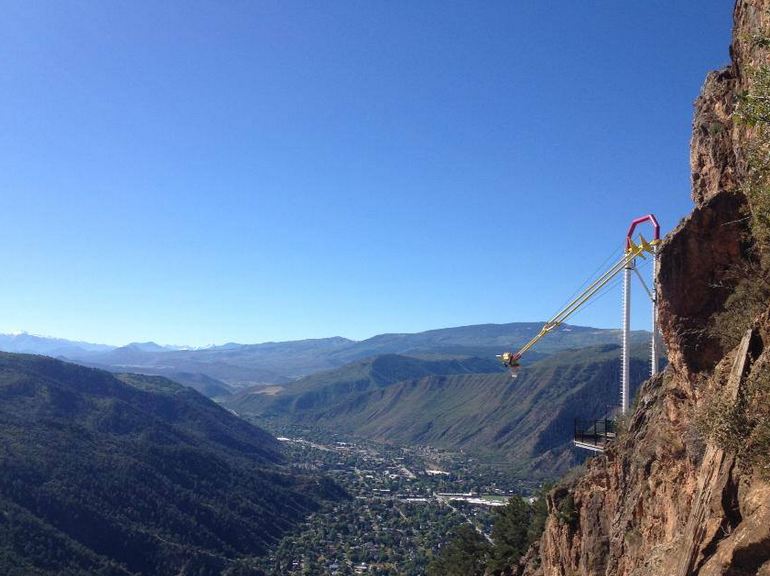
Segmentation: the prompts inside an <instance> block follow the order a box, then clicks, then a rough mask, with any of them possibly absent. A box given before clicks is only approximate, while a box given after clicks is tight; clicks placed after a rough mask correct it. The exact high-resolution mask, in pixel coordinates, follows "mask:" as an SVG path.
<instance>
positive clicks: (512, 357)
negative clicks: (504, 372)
mask: <svg viewBox="0 0 770 576" xmlns="http://www.w3.org/2000/svg"><path fill="white" fill-rule="evenodd" d="M639 238H640V242H639V244H638V245H637V244H634V243H633V242H632V241H629V246H628V248H627V249H626V252H625V254H624V255H623V257H622V258H621V259H620V261H618V262H617V263H616V264H614V265H613V266H612V267H611V268H610V269H609V270H607V271H606V272H605V273H604V274H602V275H601V276H600V277H599V279H598V280H596V281H595V282H594V283H593V284H591V285H590V286H589V287H588V288H586V289H585V290H584V291H583V292H582V293H581V294H580V295H579V296H577V297H576V298H575V299H573V300H572V301H571V302H570V303H569V304H567V305H566V306H565V307H564V308H562V309H561V310H559V312H558V313H557V314H556V315H555V316H554V317H553V318H551V319H550V320H549V321H548V322H546V323H545V324H544V325H543V327H542V328H541V329H540V332H538V334H537V335H536V336H535V337H534V338H532V339H531V340H530V341H529V342H527V343H526V344H524V346H522V347H521V348H520V349H519V351H518V352H504V353H503V354H498V356H497V357H498V358H499V359H500V361H501V362H502V363H503V364H504V365H505V366H507V367H508V368H517V367H518V366H519V360H520V359H521V357H522V356H523V355H524V353H525V352H527V351H528V350H529V349H530V348H532V347H533V346H534V345H535V344H537V343H538V342H539V341H540V340H541V339H542V338H543V337H544V336H545V335H546V334H548V333H549V332H550V331H551V330H553V329H554V328H558V327H559V326H561V324H563V323H564V322H565V321H566V320H567V318H569V317H570V316H572V315H573V314H574V313H575V312H577V311H578V310H579V309H580V308H581V307H582V306H583V305H584V304H585V303H586V302H588V301H589V300H590V299H591V298H592V297H593V296H595V295H596V293H597V292H598V291H599V290H601V289H602V288H604V287H605V286H606V285H607V284H608V283H609V282H610V280H612V279H613V278H614V277H615V276H616V275H617V274H618V273H620V271H621V270H623V269H624V268H625V267H626V266H628V265H629V264H630V263H631V262H633V260H634V259H635V258H636V257H637V256H641V257H642V258H644V252H649V253H652V251H653V246H654V245H655V244H657V243H659V242H660V241H659V240H653V241H652V242H651V243H650V242H647V240H645V239H644V237H643V236H641V235H640V236H639Z"/></svg>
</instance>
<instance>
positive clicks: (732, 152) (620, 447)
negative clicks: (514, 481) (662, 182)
mask: <svg viewBox="0 0 770 576" xmlns="http://www.w3.org/2000/svg"><path fill="white" fill-rule="evenodd" d="M734 25H735V27H734V35H733V43H732V46H731V50H730V52H731V57H732V63H731V64H730V66H728V67H727V68H725V69H724V70H721V71H719V72H713V73H711V74H710V75H709V76H708V77H707V79H706V82H705V84H704V87H703V90H702V93H701V95H700V97H699V98H698V99H697V101H696V110H695V118H694V121H693V137H692V143H691V167H692V197H693V200H694V202H695V208H694V210H693V212H692V214H690V216H689V217H688V218H686V219H685V220H684V221H683V222H682V223H681V224H680V225H679V226H678V227H677V228H676V229H675V230H674V231H673V232H672V233H671V234H669V236H668V237H667V238H666V239H665V241H664V243H663V245H662V247H661V258H660V272H659V276H658V288H659V295H660V299H661V300H660V317H659V320H660V325H661V331H662V334H663V338H664V340H665V343H666V346H667V348H668V357H669V361H670V365H669V367H668V368H667V370H666V371H665V372H664V373H663V374H660V375H658V376H657V377H655V378H654V379H652V380H650V381H649V382H647V383H646V384H645V385H644V387H643V388H642V391H641V394H640V398H639V402H638V406H637V409H636V410H635V412H634V413H633V415H631V416H630V418H629V420H628V422H627V423H626V431H625V432H624V433H622V434H621V435H620V437H619V439H618V441H617V442H616V443H615V444H614V445H612V446H610V447H609V448H608V449H607V451H606V452H605V453H604V454H603V455H601V456H600V457H597V458H595V459H593V460H591V461H590V462H589V463H588V465H587V467H586V471H585V473H584V474H583V475H582V477H580V478H579V479H578V480H576V481H574V482H572V483H571V484H570V485H567V486H561V487H559V488H557V489H555V490H554V491H552V492H551V494H550V495H549V510H550V515H549V519H548V521H547V524H546V530H545V533H544V535H543V537H542V539H541V541H540V542H539V543H538V544H537V546H536V547H535V548H533V550H531V551H530V553H529V555H528V556H527V557H526V559H525V561H523V562H522V564H521V565H520V566H519V567H518V569H517V570H516V571H515V573H518V574H520V575H521V574H524V575H527V576H535V575H539V576H577V575H586V576H588V575H590V576H593V575H596V576H599V575H601V576H610V575H612V576H654V575H659V576H688V575H698V576H717V575H725V576H726V575H730V576H741V575H749V574H752V575H753V574H760V575H765V576H770V483H769V482H768V477H770V470H761V469H760V470H757V469H756V468H753V467H751V466H746V465H744V464H743V463H742V462H741V461H740V460H739V458H737V457H736V455H735V454H734V453H732V452H731V451H730V450H726V449H724V448H723V447H720V445H718V444H717V443H716V441H714V440H713V439H710V437H709V436H707V435H705V434H704V433H703V432H702V427H700V426H698V425H697V424H696V420H697V418H698V415H699V414H700V413H701V412H702V410H703V408H704V405H706V404H707V403H709V402H711V401H713V399H714V398H715V397H717V396H718V397H720V398H727V399H728V400H732V401H736V399H738V398H742V397H744V396H745V389H746V386H747V385H748V384H747V383H748V382H753V381H756V380H757V379H758V378H760V377H762V375H763V374H764V373H765V372H767V371H768V370H770V347H767V346H766V344H767V343H768V342H770V315H769V314H768V312H767V311H765V313H764V314H758V315H756V317H754V318H751V319H750V320H749V321H747V324H748V325H747V326H745V327H743V328H741V330H742V332H739V333H738V335H737V338H736V339H735V340H734V341H730V340H729V339H725V338H723V337H720V335H719V334H717V333H715V331H714V330H713V326H714V319H715V318H716V317H717V316H718V315H720V314H724V312H725V309H726V307H727V306H728V304H729V302H730V300H731V298H733V297H734V294H735V292H736V290H737V289H738V286H739V284H740V283H741V282H744V283H745V282H746V281H747V279H746V278H745V276H744V277H743V278H741V277H740V275H736V273H735V270H736V269H739V270H744V271H745V270H752V269H753V267H755V266H756V265H757V263H756V262H754V259H755V258H756V256H754V254H755V252H754V251H752V250H750V247H751V246H753V245H754V244H755V240H756V239H755V238H753V237H752V226H751V219H750V217H749V215H748V214H749V201H748V198H747V197H746V195H745V194H744V187H743V183H744V182H745V180H746V178H747V172H748V170H749V169H750V168H749V166H748V164H747V159H746V158H747V154H746V142H747V141H748V140H750V139H751V137H752V130H754V128H752V127H751V126H747V125H746V124H741V123H739V122H736V121H734V110H735V106H736V102H737V100H738V98H739V97H740V95H741V94H742V93H743V92H744V91H746V90H748V89H749V88H750V83H751V75H750V72H749V71H750V70H751V69H752V67H755V66H757V65H759V64H762V63H767V62H768V47H767V43H764V44H763V43H762V42H757V41H756V39H757V37H758V36H759V35H761V34H764V35H767V34H768V33H769V31H770V0H739V1H738V2H737V4H736V7H735V11H734ZM750 281H751V279H750V278H749V279H748V282H749V283H750ZM768 304H770V303H768ZM741 333H742V334H743V337H742V338H741ZM737 340H739V341H740V343H739V344H737V345H735V341H737Z"/></svg>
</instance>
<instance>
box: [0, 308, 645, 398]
mask: <svg viewBox="0 0 770 576" xmlns="http://www.w3.org/2000/svg"><path fill="white" fill-rule="evenodd" d="M541 327H542V323H540V322H519V323H510V324H480V325H473V326H461V327H455V328H444V329H438V330H429V331H426V332H419V333H415V334H380V335H377V336H374V337H372V338H368V339H366V340H361V341H353V340H348V339H346V338H341V337H332V338H322V339H312V340H297V341H289V342H267V343H263V344H237V343H228V344H224V345H222V346H212V347H209V348H201V349H188V348H185V347H165V346H160V345H158V344H155V343H153V342H144V343H132V344H129V345H127V346H121V347H111V346H106V345H100V344H90V343H84V342H70V341H67V340H62V339H55V338H43V337H38V336H32V335H28V334H21V335H0V350H5V351H10V352H24V353H31V354H45V355H48V356H54V357H58V358H61V359H65V360H71V361H74V362H78V363H81V364H85V365H89V366H93V367H98V368H103V369H106V370H111V371H117V372H138V373H143V374H152V375H161V376H166V377H168V378H171V379H173V380H176V381H178V382H180V383H182V384H185V385H188V386H191V387H193V388H195V389H197V390H199V391H201V392H203V393H204V394H206V395H208V396H211V397H222V396H226V395H228V394H229V393H231V392H233V391H237V390H240V389H244V388H247V387H250V386H254V385H276V384H278V385H280V384H287V383H289V382H291V381H293V380H296V379H298V378H302V377H304V376H307V375H310V374H313V373H317V372H319V371H323V370H329V369H333V368H339V367H342V366H345V365H347V364H350V363H352V362H356V361H358V360H362V359H365V358H371V357H375V356H378V355H383V354H400V355H408V356H414V357H423V358H443V357H469V356H477V357H486V358H494V356H495V355H496V354H499V353H501V352H503V351H506V350H511V349H516V348H518V347H519V346H521V345H522V344H524V343H525V342H526V341H528V340H529V339H530V338H531V337H532V336H534V335H535V334H536V333H537V332H538V331H539V330H540V328H541ZM647 338H649V334H648V333H647V332H644V331H638V332H633V333H632V341H634V342H641V341H644V340H646V339H647ZM619 340H620V331H619V330H606V329H597V328H589V327H584V326H570V325H563V326H561V327H560V328H558V329H556V330H554V331H553V332H552V333H551V334H549V335H548V337H547V338H545V339H544V340H543V341H542V342H540V343H539V344H538V345H537V347H536V348H535V349H534V350H533V351H532V352H530V353H529V354H528V355H527V356H526V357H525V361H526V362H531V361H534V360H536V359H538V358H543V357H544V356H545V355H548V354H552V353H554V352H558V351H560V350H565V349H572V348H584V347H586V346H596V345H604V344H616V343H618V342H619Z"/></svg>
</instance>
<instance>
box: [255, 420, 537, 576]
mask: <svg viewBox="0 0 770 576" xmlns="http://www.w3.org/2000/svg"><path fill="white" fill-rule="evenodd" d="M273 432H274V433H276V434H277V435H278V436H279V439H280V440H281V441H282V442H283V444H284V446H285V447H286V451H287V452H288V456H289V460H290V461H291V462H293V463H294V464H293V466H294V467H295V468H297V469H298V470H301V471H305V472H306V471H310V470H312V471H316V472H322V473H324V474H326V475H327V476H329V477H331V478H332V479H334V480H335V481H336V482H337V483H338V484H339V485H341V486H342V487H343V488H344V489H345V490H346V491H347V492H348V494H349V495H350V499H348V500H347V501H343V502H333V503H330V504H328V505H326V506H325V507H324V508H322V509H321V510H320V511H319V512H317V513H315V514H314V515H313V516H312V517H311V518H310V519H309V520H308V521H307V522H306V523H305V525H304V526H303V527H302V528H301V530H300V531H299V532H295V533H293V534H290V535H288V536H286V537H285V538H284V539H283V540H282V541H281V542H280V544H279V545H278V546H277V547H276V548H274V549H273V550H272V551H271V553H270V555H269V556H268V557H267V558H266V559H265V560H264V562H263V564H262V568H263V569H264V570H265V572H267V573H268V574H271V575H276V576H277V575H285V576H293V575H300V574H302V575H327V574H338V575H350V574H371V575H380V576H384V575H397V574H398V575H406V576H418V575H422V574H425V569H426V566H427V565H428V563H429V562H430V560H431V559H432V558H433V556H434V554H435V553H436V552H437V551H438V550H439V548H440V547H441V545H442V544H444V543H446V542H447V540H448V535H449V534H450V533H451V532H452V531H453V530H454V529H456V528H457V527H458V526H461V525H463V524H466V523H467V524H470V525H472V526H473V527H474V528H475V529H476V530H477V531H478V532H479V533H480V534H482V535H483V536H484V537H485V538H487V539H490V533H491V529H492V523H493V521H494V518H495V513H494V510H495V508H497V507H499V506H501V505H503V504H504V503H505V502H507V501H508V499H509V498H512V497H521V495H526V494H528V493H530V492H531V491H533V490H536V489H537V485H536V484H535V483H527V482H522V481H521V480H520V479H517V478H515V477H513V475H512V474H510V473H509V472H508V471H507V470H506V468H505V467H503V466H500V465H494V464H489V463H485V462H481V461H479V460H477V459H476V458H474V456H473V455H471V454H465V453H458V452H445V451H438V450H434V449H431V448H427V447H403V446H392V445H383V444H377V443H374V442H371V441H367V440H361V439H356V438H351V437H343V436H340V435H332V434H328V433H322V432H317V431H310V430H307V429H297V428H292V429H275V430H273Z"/></svg>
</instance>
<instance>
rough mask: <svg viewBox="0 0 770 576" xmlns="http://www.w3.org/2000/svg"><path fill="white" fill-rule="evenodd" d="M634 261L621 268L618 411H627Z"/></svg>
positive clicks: (622, 412) (623, 412)
mask: <svg viewBox="0 0 770 576" xmlns="http://www.w3.org/2000/svg"><path fill="white" fill-rule="evenodd" d="M633 267H634V261H633V260H632V261H631V262H629V263H628V264H627V265H626V267H625V269H624V270H623V354H622V357H621V366H620V412H621V414H625V413H626V412H628V390H629V381H630V379H631V374H630V372H631V270H632V269H633Z"/></svg>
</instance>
